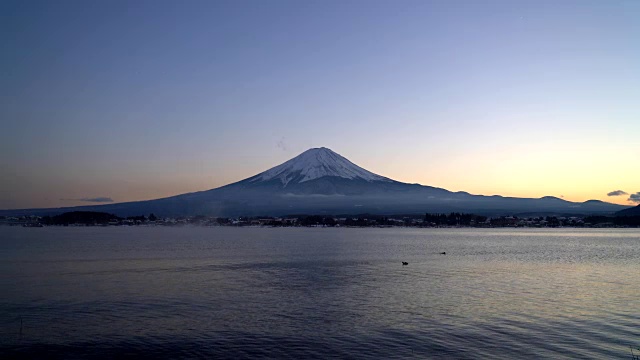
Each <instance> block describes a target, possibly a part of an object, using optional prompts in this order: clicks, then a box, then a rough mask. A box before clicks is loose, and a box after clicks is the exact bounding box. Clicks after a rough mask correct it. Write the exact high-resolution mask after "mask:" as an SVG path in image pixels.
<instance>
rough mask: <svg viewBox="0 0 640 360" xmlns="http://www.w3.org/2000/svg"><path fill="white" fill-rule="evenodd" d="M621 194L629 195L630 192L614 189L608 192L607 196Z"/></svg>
mask: <svg viewBox="0 0 640 360" xmlns="http://www.w3.org/2000/svg"><path fill="white" fill-rule="evenodd" d="M620 195H629V194H627V193H626V192H624V191H622V190H616V191H612V192H610V193H608V194H607V196H620Z"/></svg>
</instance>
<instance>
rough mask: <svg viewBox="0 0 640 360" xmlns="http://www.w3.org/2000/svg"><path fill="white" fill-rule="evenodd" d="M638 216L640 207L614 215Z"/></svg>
mask: <svg viewBox="0 0 640 360" xmlns="http://www.w3.org/2000/svg"><path fill="white" fill-rule="evenodd" d="M638 215H640V205H638V206H635V207H632V208H628V209H624V210H620V211H618V212H617V213H616V216H638Z"/></svg>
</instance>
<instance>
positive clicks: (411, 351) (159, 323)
mask: <svg viewBox="0 0 640 360" xmlns="http://www.w3.org/2000/svg"><path fill="white" fill-rule="evenodd" d="M441 252H446V255H441V254H440V253H441ZM402 261H406V262H408V263H409V265H407V266H403V265H402ZM639 279H640V229H414V228H412V229H401V228H389V229H370V228H364V229H356V228H230V227H217V228H199V227H183V228H171V227H86V228H83V227H45V228H18V227H0V293H1V294H2V296H1V297H0V357H2V358H13V357H37V358H45V357H46V358H65V359H76V358H122V357H130V358H158V357H164V358H234V359H255V358H290V359H301V358H304V359H313V358H315V359H325V358H358V359H367V358H368V359H380V358H403V359H405V358H416V359H424V358H455V359H483V358H484V359H498V358H503V359H514V358H530V359H540V358H548V359H561V358H581V359H597V358H602V359H611V358H620V359H630V358H631V352H630V349H629V346H630V345H633V346H634V347H635V348H637V347H640V326H639V325H640V283H639ZM635 353H636V354H638V353H640V350H636V352H635Z"/></svg>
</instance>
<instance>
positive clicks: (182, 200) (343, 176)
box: [0, 147, 626, 217]
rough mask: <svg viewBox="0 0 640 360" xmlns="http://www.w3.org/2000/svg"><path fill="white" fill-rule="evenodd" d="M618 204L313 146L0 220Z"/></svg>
mask: <svg viewBox="0 0 640 360" xmlns="http://www.w3.org/2000/svg"><path fill="white" fill-rule="evenodd" d="M624 208H626V207H625V206H622V205H616V204H611V203H605V202H602V201H598V200H589V201H586V202H583V203H576V202H570V201H565V200H562V199H559V198H556V197H551V196H546V197H543V198H539V199H533V198H514V197H502V196H498V195H494V196H483V195H472V194H469V193H466V192H451V191H448V190H445V189H441V188H436V187H431V186H424V185H419V184H408V183H403V182H399V181H395V180H392V179H390V178H387V177H384V176H381V175H378V174H374V173H372V172H370V171H368V170H365V169H363V168H361V167H359V166H357V165H356V164H354V163H352V162H351V161H349V160H347V159H346V158H344V157H342V156H341V155H339V154H337V153H335V152H333V151H332V150H330V149H328V148H324V147H322V148H313V149H309V150H307V151H305V152H303V153H302V154H300V155H298V156H296V157H294V158H293V159H291V160H289V161H286V162H284V163H282V164H280V165H278V166H276V167H273V168H271V169H269V170H267V171H264V172H262V173H260V174H257V175H255V176H252V177H250V178H247V179H244V180H241V181H238V182H235V183H232V184H229V185H225V186H222V187H219V188H215V189H211V190H207V191H200V192H194V193H188V194H182V195H177V196H172V197H168V198H162V199H157V200H147V201H135V202H127V203H119V204H108V205H94V206H78V207H70V208H55V209H27V210H3V211H0V215H54V214H59V213H62V212H66V211H77V210H83V211H102V212H109V213H113V214H116V215H119V216H131V215H141V214H149V213H154V214H156V215H160V216H189V215H211V216H227V217H228V216H243V215H244V216H261V215H276V216H281V215H288V214H363V213H373V214H412V213H416V214H417V213H425V212H453V211H455V212H469V213H476V214H485V215H505V214H516V213H531V214H551V213H553V214H609V213H613V212H615V211H619V210H622V209H624Z"/></svg>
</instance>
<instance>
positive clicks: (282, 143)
mask: <svg viewBox="0 0 640 360" xmlns="http://www.w3.org/2000/svg"><path fill="white" fill-rule="evenodd" d="M276 146H277V147H278V148H279V149H280V150H282V151H287V150H288V146H287V143H286V142H285V138H284V136H283V137H281V138H280V140H278V143H277V144H276Z"/></svg>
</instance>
